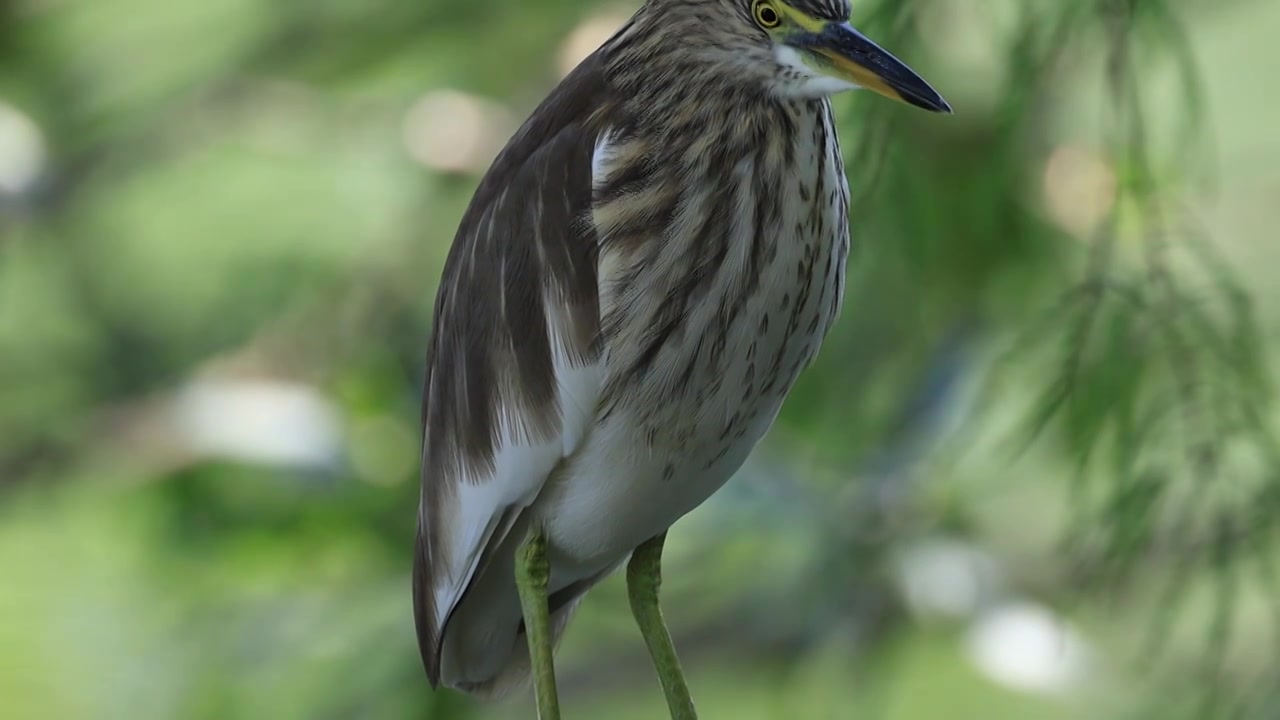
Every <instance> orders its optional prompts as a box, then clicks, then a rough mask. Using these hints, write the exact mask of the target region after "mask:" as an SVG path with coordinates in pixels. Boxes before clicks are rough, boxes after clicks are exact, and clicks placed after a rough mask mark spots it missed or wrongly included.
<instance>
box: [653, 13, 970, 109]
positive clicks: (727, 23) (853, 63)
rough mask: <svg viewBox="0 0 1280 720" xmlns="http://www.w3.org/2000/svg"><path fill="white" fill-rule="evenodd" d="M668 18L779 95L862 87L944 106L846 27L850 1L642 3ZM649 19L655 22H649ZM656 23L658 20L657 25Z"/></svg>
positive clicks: (707, 50)
mask: <svg viewBox="0 0 1280 720" xmlns="http://www.w3.org/2000/svg"><path fill="white" fill-rule="evenodd" d="M648 4H649V6H650V8H649V9H652V10H657V11H658V15H661V16H666V19H667V20H670V19H671V18H672V16H673V15H680V16H683V17H682V18H681V19H682V20H685V21H687V22H682V23H680V24H681V25H683V26H684V27H683V28H682V30H683V32H680V31H677V34H678V35H679V36H680V40H681V41H683V42H685V43H694V44H702V43H699V41H700V40H705V41H707V42H706V43H705V44H702V47H701V48H700V50H701V52H699V53H698V54H699V55H700V56H702V57H703V58H704V59H709V60H712V61H713V62H714V63H715V64H716V65H718V66H720V67H721V68H722V69H724V70H726V71H728V72H732V73H736V74H737V75H738V77H740V78H743V79H751V80H759V81H763V82H765V83H766V84H768V85H770V86H771V88H772V89H773V90H774V91H775V92H777V93H779V94H782V95H787V96H791V97H821V96H824V95H833V94H835V93H839V92H844V91H846V90H853V89H856V88H866V89H868V90H871V91H872V92H876V93H879V94H881V95H884V96H885V97H888V98H890V99H893V100H897V101H899V102H905V103H908V104H911V105H915V106H916V107H920V108H924V109H925V110H930V111H933V112H947V113H949V112H951V106H950V105H948V104H947V101H946V100H943V99H942V96H941V95H939V94H938V92H937V91H936V90H934V89H933V88H932V87H930V86H929V83H927V82H925V80H924V78H922V77H920V76H919V75H918V74H916V72H915V71H914V70H912V69H911V68H909V67H907V65H906V63H904V62H902V61H901V60H899V59H897V58H896V57H894V56H893V55H892V54H890V53H889V52H888V51H886V50H885V49H883V48H881V47H880V46H879V45H877V44H876V43H875V42H873V41H872V40H871V39H869V38H868V37H867V36H865V35H863V34H862V33H861V32H859V31H858V30H857V29H856V28H854V27H853V25H852V24H850V22H849V18H850V15H851V14H852V8H851V6H850V0H649V3H648ZM655 19H656V18H655ZM659 23H660V24H661V23H662V21H659Z"/></svg>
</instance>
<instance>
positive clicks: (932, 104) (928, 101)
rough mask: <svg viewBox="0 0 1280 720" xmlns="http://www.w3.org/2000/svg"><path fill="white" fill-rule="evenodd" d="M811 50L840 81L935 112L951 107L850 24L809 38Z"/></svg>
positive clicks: (833, 24)
mask: <svg viewBox="0 0 1280 720" xmlns="http://www.w3.org/2000/svg"><path fill="white" fill-rule="evenodd" d="M807 39H808V43H807V44H808V45H809V47H808V49H809V50H810V52H812V53H814V54H815V55H816V56H817V59H818V60H819V62H821V63H822V64H824V65H826V66H827V67H826V68H824V69H826V70H827V71H828V72H830V73H831V74H832V75H834V76H836V77H837V78H839V79H841V80H843V81H845V82H850V83H853V84H854V85H857V86H859V87H864V88H866V89H868V90H871V91H873V92H876V93H879V94H881V95H884V96H885V97H887V98H890V99H892V100H897V101H899V102H905V103H908V104H911V105H915V106H916V107H918V108H924V109H925V110H930V111H932V112H945V113H949V112H951V106H950V105H948V104H947V101H946V100H943V99H942V96H941V95H939V94H938V91H936V90H934V89H933V88H932V87H930V86H929V83H927V82H925V80H924V78H922V77H920V76H919V75H917V74H916V73H915V71H914V70H912V69H911V68H909V67H907V65H906V63H904V62H902V61H901V60H899V59H898V58H896V57H894V56H892V55H890V54H889V53H888V52H887V51H885V50H884V48H882V47H880V46H879V45H877V44H875V43H874V42H872V41H871V39H870V38H868V37H867V36H866V35H863V34H862V33H860V32H858V31H857V30H855V29H854V28H853V26H852V25H849V24H848V23H831V24H829V25H827V26H826V27H825V28H824V29H823V30H822V31H821V32H819V33H817V34H815V35H810V36H809V37H808V38H807Z"/></svg>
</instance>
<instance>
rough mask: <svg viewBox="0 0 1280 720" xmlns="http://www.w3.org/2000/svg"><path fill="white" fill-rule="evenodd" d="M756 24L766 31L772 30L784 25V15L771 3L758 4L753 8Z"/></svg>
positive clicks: (752, 12)
mask: <svg viewBox="0 0 1280 720" xmlns="http://www.w3.org/2000/svg"><path fill="white" fill-rule="evenodd" d="M751 14H752V15H754V16H755V19H756V24H757V25H759V26H760V27H762V28H764V29H765V30H772V29H774V28H776V27H778V26H779V25H781V24H782V13H780V12H778V9H777V8H776V7H774V6H773V3H771V2H767V1H764V2H758V3H756V4H755V6H754V7H752V8H751Z"/></svg>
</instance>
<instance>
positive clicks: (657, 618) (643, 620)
mask: <svg viewBox="0 0 1280 720" xmlns="http://www.w3.org/2000/svg"><path fill="white" fill-rule="evenodd" d="M666 539H667V534H666V533H665V532H664V533H662V534H661V535H658V536H657V537H654V538H651V539H649V540H646V541H645V542H644V543H643V544H642V545H641V546H640V547H638V548H636V549H635V552H633V553H631V562H630V563H628V565H627V596H628V598H630V600H631V614H632V615H634V616H635V618H636V624H637V625H639V626H640V634H642V635H644V642H645V645H648V646H649V656H650V657H651V658H653V667H654V669H656V670H657V671H658V680H659V682H661V683H662V692H663V693H665V694H666V696H667V707H668V708H669V709H670V710H671V718H672V720H696V718H697V717H698V713H697V711H695V710H694V709H693V698H691V697H690V696H689V685H688V684H687V683H685V680H684V671H683V670H681V669H680V658H678V657H676V648H675V646H674V645H672V644H671V633H669V632H667V624H666V623H665V622H664V621H663V619H662V608H661V607H659V606H658V588H659V586H661V585H662V544H663V542H664V541H666Z"/></svg>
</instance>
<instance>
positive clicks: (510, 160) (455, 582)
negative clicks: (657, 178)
mask: <svg viewBox="0 0 1280 720" xmlns="http://www.w3.org/2000/svg"><path fill="white" fill-rule="evenodd" d="M606 102H607V98H606V90H605V83H604V81H603V76H602V73H601V69H600V61H599V60H598V59H597V58H594V57H593V58H591V59H589V60H588V61H586V62H584V63H583V64H582V66H581V67H579V68H578V70H576V71H575V72H574V73H573V74H571V75H570V76H569V77H568V78H566V79H565V80H564V82H562V83H561V85H560V86H559V87H558V88H557V89H556V90H555V91H554V92H553V93H552V95H551V96H550V97H549V98H548V99H547V100H546V101H545V102H544V103H543V105H542V106H541V107H540V108H539V109H538V110H537V111H536V112H535V113H534V114H533V116H532V117H531V118H530V120H529V121H528V122H527V123H526V124H525V126H524V127H523V128H521V130H520V131H519V132H517V134H516V135H515V137H514V138H512V140H511V142H510V144H508V146H507V148H506V149H505V150H503V152H502V153H501V154H500V155H499V156H498V158H497V160H495V161H494V164H493V166H492V167H491V168H490V170H489V172H488V173H487V174H486V176H485V178H484V179H483V180H482V181H481V183H480V187H479V188H478V189H477V191H476V195H475V197H474V198H473V200H472V204H471V206H470V208H469V209H468V210H467V212H466V214H465V215H464V217H463V220H462V223H461V226H460V227H459V229H458V234H457V237H456V238H455V240H454V244H453V247H452V249H451V251H450V254H449V258H448V260H447V261H446V263H445V268H444V275H443V278H442V280H441V285H440V290H439V294H438V295H437V298H436V311H435V320H434V323H433V327H432V335H431V342H430V348H429V351H428V363H427V376H426V387H425V398H424V402H423V422H424V426H425V437H424V441H423V458H422V460H423V467H422V479H421V480H422V487H421V501H420V504H419V509H418V537H417V543H416V548H415V554H414V581H413V582H414V615H415V619H416V623H417V627H418V643H419V649H420V650H421V652H422V657H423V663H424V665H425V666H426V670H427V675H428V677H429V678H430V680H431V682H432V684H433V685H435V684H437V683H438V682H439V675H440V651H441V643H442V639H443V634H444V628H445V625H446V623H447V622H448V620H449V616H450V614H451V613H452V611H453V609H454V608H455V607H456V606H457V604H458V602H459V601H460V599H461V598H462V596H463V594H464V593H465V592H466V590H467V587H468V585H469V584H470V583H471V582H472V579H473V578H474V577H475V575H476V571H477V567H479V566H481V565H482V564H483V563H484V561H485V557H486V554H487V553H490V552H492V549H493V548H495V547H497V546H498V545H499V544H500V543H501V541H502V539H503V538H504V537H505V535H506V534H507V532H508V531H509V530H510V527H511V524H512V522H514V520H515V518H516V517H517V516H518V515H519V511H520V510H521V509H522V508H524V507H527V506H528V505H529V504H530V503H531V502H533V499H534V498H535V497H536V496H537V494H538V492H539V491H540V490H541V488H542V486H543V484H544V482H545V481H546V479H547V476H548V475H549V474H550V473H551V472H552V470H553V469H554V468H555V466H556V464H557V463H558V462H560V460H561V459H562V458H564V457H566V456H567V454H568V453H570V452H571V451H572V449H573V448H574V446H575V445H576V444H577V443H578V442H579V441H580V440H581V438H582V436H583V434H584V433H585V431H586V429H587V427H588V425H589V423H590V420H591V418H592V417H593V416H594V412H595V405H596V402H597V398H598V394H599V388H600V370H599V365H598V358H599V354H600V348H599V340H598V334H599V333H598V330H599V325H600V312H599V296H598V292H599V291H598V287H597V283H596V258H597V247H596V234H595V230H594V227H593V225H592V223H591V218H590V208H591V192H592V176H591V173H592V155H593V151H594V148H595V144H596V139H597V135H598V129H597V128H598V127H599V126H600V124H601V123H600V118H601V116H602V111H601V109H602V107H603V106H604V104H605V103H606Z"/></svg>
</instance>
